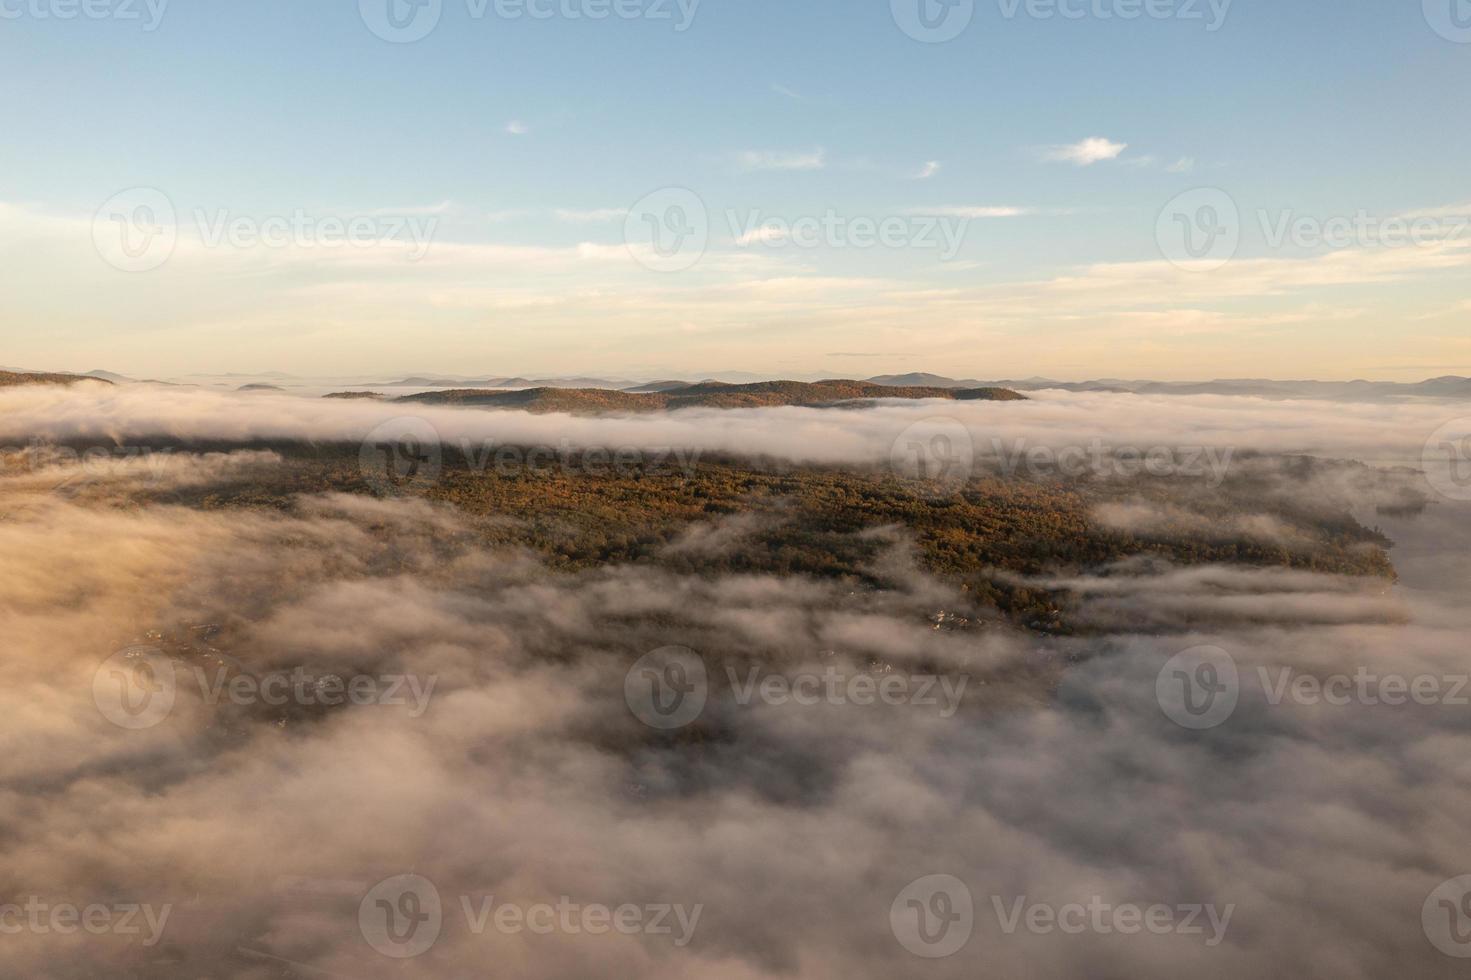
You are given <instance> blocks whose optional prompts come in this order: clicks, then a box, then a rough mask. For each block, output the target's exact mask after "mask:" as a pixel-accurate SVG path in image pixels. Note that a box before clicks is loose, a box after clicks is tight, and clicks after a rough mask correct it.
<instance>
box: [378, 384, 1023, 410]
mask: <svg viewBox="0 0 1471 980" xmlns="http://www.w3.org/2000/svg"><path fill="white" fill-rule="evenodd" d="M874 398H943V399H948V400H952V401H1021V400H1024V399H1025V398H1026V396H1025V395H1020V394H1018V393H1016V392H1014V391H1011V390H1009V389H1007V388H926V387H890V386H887V385H877V384H870V383H869V382H866V381H845V380H837V381H817V382H804V381H761V382H757V383H755V384H724V383H722V382H718V381H704V382H700V383H699V384H692V385H686V386H683V387H680V388H675V389H672V390H669V391H657V392H642V393H641V392H631V391H613V390H608V389H603V388H526V389H523V390H520V391H494V390H487V389H482V388H460V389H452V390H449V391H430V392H425V393H423V394H419V395H407V396H405V397H403V398H399V399H396V400H397V401H403V402H418V403H421V404H429V405H471V406H477V407H482V408H518V409H523V410H526V411H532V412H572V413H590V412H657V411H664V410H667V409H676V408H768V407H772V406H778V405H813V406H817V405H836V404H841V403H845V402H853V401H860V400H864V399H874Z"/></svg>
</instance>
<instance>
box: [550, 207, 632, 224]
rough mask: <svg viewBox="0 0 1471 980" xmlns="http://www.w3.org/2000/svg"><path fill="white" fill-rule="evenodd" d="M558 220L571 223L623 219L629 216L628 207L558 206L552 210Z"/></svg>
mask: <svg viewBox="0 0 1471 980" xmlns="http://www.w3.org/2000/svg"><path fill="white" fill-rule="evenodd" d="M552 213H553V214H554V215H556V218H557V220H558V221H565V222H568V223H570V224H587V223H590V222H600V221H622V220H623V219H624V218H626V217H628V209H627V208H593V209H591V210H588V211H578V210H574V209H570V208H557V209H556V210H555V211H553V212H552Z"/></svg>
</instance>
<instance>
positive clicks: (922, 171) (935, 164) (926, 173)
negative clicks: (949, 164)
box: [914, 160, 941, 180]
mask: <svg viewBox="0 0 1471 980" xmlns="http://www.w3.org/2000/svg"><path fill="white" fill-rule="evenodd" d="M940 166H941V164H940V161H939V160H926V161H925V165H924V166H923V167H920V168H919V172H918V173H916V174H915V175H914V179H915V180H929V179H930V178H931V177H933V176H934V175H935V174H937V173H939V172H940Z"/></svg>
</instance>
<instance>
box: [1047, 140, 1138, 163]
mask: <svg viewBox="0 0 1471 980" xmlns="http://www.w3.org/2000/svg"><path fill="white" fill-rule="evenodd" d="M1128 148H1129V144H1128V143H1115V142H1114V141H1113V140H1109V139H1104V138H1103V137H1101V136H1090V137H1088V138H1087V139H1085V140H1082V141H1081V142H1078V143H1070V144H1067V145H1064V146H1049V147H1047V148H1045V149H1044V150H1043V151H1042V159H1043V160H1046V161H1048V162H1049V163H1071V164H1074V165H1076V166H1079V167H1090V166H1092V165H1093V164H1095V163H1099V162H1101V161H1104V160H1117V159H1118V157H1119V154H1120V153H1123V152H1124V151H1125V150H1126V149H1128Z"/></svg>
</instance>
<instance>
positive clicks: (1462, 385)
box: [868, 373, 1471, 401]
mask: <svg viewBox="0 0 1471 980" xmlns="http://www.w3.org/2000/svg"><path fill="white" fill-rule="evenodd" d="M868 380H869V382H871V383H872V384H877V385H901V386H907V385H915V384H924V385H930V386H933V387H937V388H949V387H958V388H973V387H980V386H997V387H1004V388H1010V389H1012V390H1014V391H1042V390H1045V389H1056V390H1060V391H1076V392H1094V391H1097V392H1118V393H1132V394H1137V395H1237V396H1247V397H1256V398H1314V399H1326V400H1337V401H1377V400H1380V399H1392V398H1464V399H1471V378H1463V377H1460V376H1458V375H1445V376H1443V377H1439V378H1430V379H1428V380H1425V381H1418V382H1413V383H1405V382H1398V381H1363V380H1357V381H1274V380H1271V379H1268V378H1221V379H1217V380H1215V381H1124V380H1119V379H1117V378H1104V379H1100V380H1096V381H1054V380H1052V379H1051V378H1024V379H1021V380H1012V379H1004V380H1000V381H978V380H974V379H965V380H956V379H954V378H947V377H944V376H943V375H938V374H920V373H917V374H886V375H880V376H878V377H875V378H869V379H868Z"/></svg>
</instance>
